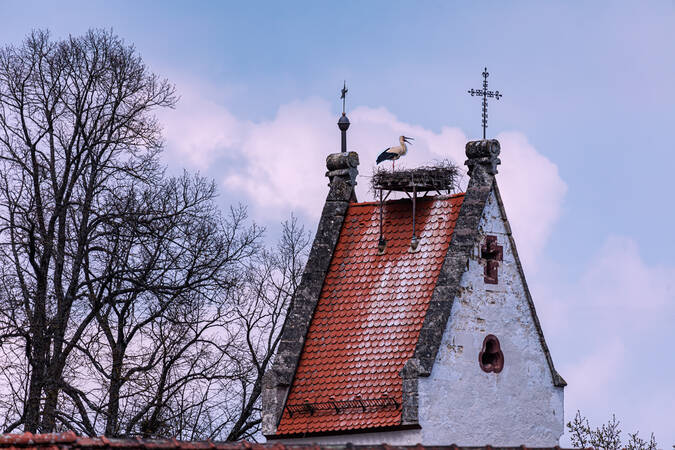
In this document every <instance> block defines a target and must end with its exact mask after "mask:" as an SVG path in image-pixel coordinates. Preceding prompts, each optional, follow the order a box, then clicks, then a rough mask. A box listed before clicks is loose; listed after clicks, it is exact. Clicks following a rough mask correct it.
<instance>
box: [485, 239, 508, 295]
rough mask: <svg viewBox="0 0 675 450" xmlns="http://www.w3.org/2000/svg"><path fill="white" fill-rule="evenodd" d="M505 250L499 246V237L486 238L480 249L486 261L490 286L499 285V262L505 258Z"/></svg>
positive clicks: (486, 279)
mask: <svg viewBox="0 0 675 450" xmlns="http://www.w3.org/2000/svg"><path fill="white" fill-rule="evenodd" d="M503 254H504V253H503V248H502V246H501V245H497V236H485V243H484V244H483V245H482V246H481V248H480V257H481V258H482V259H484V260H485V278H484V281H485V282H486V283H488V284H497V283H499V261H501V260H502V257H503Z"/></svg>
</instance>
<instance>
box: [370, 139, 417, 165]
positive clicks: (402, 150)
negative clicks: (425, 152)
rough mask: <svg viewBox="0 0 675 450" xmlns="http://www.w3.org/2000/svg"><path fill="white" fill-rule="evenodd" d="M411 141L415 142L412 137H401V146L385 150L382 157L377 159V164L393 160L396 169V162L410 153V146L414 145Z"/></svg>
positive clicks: (381, 154)
mask: <svg viewBox="0 0 675 450" xmlns="http://www.w3.org/2000/svg"><path fill="white" fill-rule="evenodd" d="M411 140H413V141H414V140H415V139H413V138H411V137H406V136H399V138H398V141H399V142H400V143H401V145H399V146H396V147H389V148H387V149H385V150H384V151H383V152H382V153H380V155H379V156H378V157H377V163H378V164H379V163H381V162H382V161H387V160H391V164H392V168H393V167H394V161H396V160H397V159H399V158H400V157H401V156H403V155H405V154H406V153H408V146H407V145H406V143H408V144H412V142H410V141H411Z"/></svg>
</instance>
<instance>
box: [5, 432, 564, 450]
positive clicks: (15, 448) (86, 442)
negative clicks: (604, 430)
mask: <svg viewBox="0 0 675 450" xmlns="http://www.w3.org/2000/svg"><path fill="white" fill-rule="evenodd" d="M426 448H428V449H430V450H483V449H485V450H491V449H492V447H457V446H456V445H435V446H433V447H431V446H427V447H425V446H423V445H419V444H418V445H415V446H412V445H407V446H396V447H392V446H390V445H386V444H382V445H352V444H344V445H327V446H323V445H317V444H296V445H293V444H286V445H284V444H278V443H275V444H270V443H267V444H256V443H251V442H246V441H239V442H217V441H215V442H214V441H210V440H207V441H179V440H176V439H141V438H138V437H137V438H105V437H103V436H101V437H80V436H77V435H76V434H75V433H73V432H72V431H68V432H65V433H50V434H32V433H22V434H0V449H8V450H102V449H103V450H323V449H326V450H399V449H400V450H424V449H426ZM501 449H502V450H528V449H527V448H526V447H525V446H524V445H522V446H520V447H501ZM532 450H535V449H532ZM536 450H563V449H560V448H558V447H555V448H551V447H548V448H539V449H536Z"/></svg>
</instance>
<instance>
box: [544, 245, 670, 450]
mask: <svg viewBox="0 0 675 450" xmlns="http://www.w3.org/2000/svg"><path fill="white" fill-rule="evenodd" d="M541 281H542V280H538V282H537V283H536V285H535V286H534V289H533V290H534V292H535V294H538V293H539V294H540V293H546V294H549V295H551V296H550V297H548V298H547V295H546V294H545V295H539V296H536V295H535V301H538V302H539V303H537V305H538V306H544V308H540V309H541V310H542V312H543V314H542V319H543V322H544V325H547V324H552V325H553V326H550V327H549V326H546V327H545V329H548V330H552V331H553V332H552V334H551V335H550V336H549V343H550V344H551V347H552V349H553V355H554V357H556V355H558V356H557V358H558V359H557V361H558V363H559V366H558V367H559V370H560V372H561V374H562V375H563V377H565V378H566V380H567V382H568V383H569V385H568V387H567V389H566V390H565V404H566V414H567V418H568V419H571V418H572V417H573V416H574V414H575V412H576V410H577V409H580V410H581V411H582V413H584V414H585V415H586V416H588V417H589V418H590V419H591V421H592V422H595V423H596V425H599V424H600V423H601V422H603V421H607V420H608V419H609V418H610V417H611V414H612V413H615V414H616V415H617V418H618V419H619V420H621V421H622V423H623V426H622V428H623V429H624V430H625V431H626V432H628V431H630V432H633V431H635V430H638V429H639V430H640V431H642V432H643V434H648V433H649V431H651V430H664V429H667V428H665V427H664V426H663V425H660V424H659V423H657V422H659V420H660V418H661V417H671V418H672V417H673V414H675V405H673V403H672V401H670V402H664V401H663V400H662V399H663V395H668V394H666V393H668V392H673V387H672V380H671V379H670V377H669V376H668V375H665V374H668V373H672V372H673V371H674V370H675V360H674V359H673V358H670V357H664V356H665V355H666V354H668V355H670V352H669V350H668V349H669V348H670V343H671V342H673V340H674V339H675V331H673V328H672V322H673V320H674V319H675V267H673V266H661V265H653V264H649V263H647V262H646V261H645V260H644V259H643V258H642V257H641V255H640V253H639V249H638V245H637V244H636V242H635V241H633V240H632V239H630V238H628V237H625V236H616V235H612V236H608V237H607V238H606V240H605V242H604V244H603V245H602V247H601V248H600V249H599V251H598V252H597V254H595V255H593V256H592V257H591V258H590V261H589V263H588V265H587V267H586V269H585V270H584V271H583V273H582V274H581V275H580V277H579V278H578V279H577V280H576V281H575V282H573V283H571V284H570V283H566V284H562V283H560V282H559V281H558V284H557V285H553V286H548V287H547V289H543V290H541V292H540V288H539V286H540V285H541ZM550 282H551V280H550V279H549V280H548V281H547V283H550ZM561 360H562V361H561ZM560 362H562V363H560ZM645 415H646V416H647V417H649V420H647V419H645ZM655 418H658V420H655ZM624 437H627V436H626V433H624ZM658 437H659V436H657V438H658ZM664 437H665V438H667V439H668V438H670V436H663V435H662V436H661V438H660V439H663V438H664ZM659 443H661V444H664V442H662V441H659ZM665 443H666V444H667V442H665Z"/></svg>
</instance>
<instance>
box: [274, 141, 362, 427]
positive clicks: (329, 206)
mask: <svg viewBox="0 0 675 450" xmlns="http://www.w3.org/2000/svg"><path fill="white" fill-rule="evenodd" d="M358 165H359V155H358V154H357V153H356V152H348V153H334V154H331V155H328V157H327V158H326V168H327V169H328V171H327V172H326V177H328V180H329V182H328V186H329V188H330V190H329V191H328V196H327V198H326V203H325V204H324V207H323V211H322V213H321V218H320V220H319V226H318V229H317V231H316V236H315V237H314V242H313V244H312V248H311V250H310V252H309V258H308V259H307V265H306V266H305V270H304V272H303V274H302V279H301V280H300V284H299V286H298V289H297V291H296V292H295V294H294V295H293V300H292V302H291V307H290V309H289V311H288V313H287V316H286V321H285V323H284V328H283V330H282V332H281V340H280V342H279V347H278V348H277V354H276V355H275V358H274V362H273V364H272V366H271V368H269V369H268V370H267V371H266V372H265V376H264V379H263V392H262V407H263V409H262V429H263V434H265V435H272V434H274V433H275V432H276V429H277V424H278V423H279V419H280V418H281V414H282V412H283V408H284V404H285V402H286V397H287V396H288V390H289V388H290V385H291V383H292V381H293V376H294V375H295V370H296V367H297V365H298V361H299V359H300V354H301V352H302V347H303V345H304V342H305V336H306V335H307V331H308V329H309V324H310V321H311V320H312V316H313V315H314V309H315V308H316V304H317V302H318V301H319V295H320V294H321V288H322V287H323V281H324V279H325V277H326V273H327V272H328V267H329V266H330V262H331V260H332V258H333V252H334V250H335V245H336V244H337V241H338V238H339V237H340V231H341V230H342V223H343V222H344V218H345V215H346V214H347V208H348V207H349V203H350V202H352V201H356V195H355V194H354V186H356V177H357V175H358V170H357V168H358Z"/></svg>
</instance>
